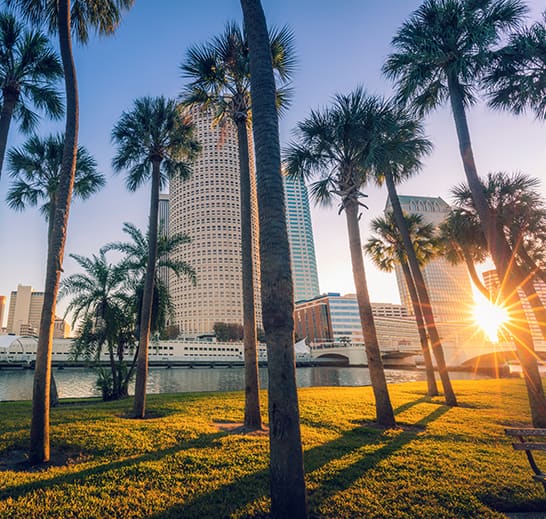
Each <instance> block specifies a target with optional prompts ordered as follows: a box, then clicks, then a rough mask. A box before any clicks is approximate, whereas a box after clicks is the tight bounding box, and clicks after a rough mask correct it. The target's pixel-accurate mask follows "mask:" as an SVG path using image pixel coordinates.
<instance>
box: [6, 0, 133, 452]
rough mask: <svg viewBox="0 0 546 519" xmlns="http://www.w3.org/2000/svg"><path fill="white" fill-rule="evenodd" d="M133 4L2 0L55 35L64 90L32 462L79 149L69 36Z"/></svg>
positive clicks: (44, 448)
mask: <svg viewBox="0 0 546 519" xmlns="http://www.w3.org/2000/svg"><path fill="white" fill-rule="evenodd" d="M133 3H134V0H74V2H73V3H72V2H71V0H6V5H7V6H8V7H12V6H15V7H17V8H18V9H19V11H20V13H21V14H22V15H23V16H24V17H25V18H27V19H28V20H29V21H31V22H32V23H34V24H37V25H46V26H47V27H48V30H49V32H50V33H52V34H58V37H59V49H60V54H61V61H62V65H63V71H64V83H65V92H66V121H65V132H64V133H65V143H64V151H63V162H62V168H61V175H60V178H59V188H58V191H57V202H56V210H57V212H56V214H55V219H54V221H53V227H52V231H51V240H50V242H49V248H48V254H47V262H46V278H45V283H44V304H43V308H42V317H41V319H40V333H39V337H38V345H37V350H36V368H35V370H34V389H33V393H32V395H33V396H32V422H31V430H30V436H31V442H30V445H31V452H30V461H31V463H45V462H48V461H49V455H50V445H49V406H48V402H49V383H48V381H49V379H50V376H49V373H50V371H51V362H50V359H51V349H52V342H51V338H52V337H53V332H52V330H53V325H54V322H55V304H56V300H57V292H58V290H59V281H60V275H61V271H62V262H63V256H64V246H65V243H66V233H67V228H68V213H69V210H70V202H71V193H72V186H73V184H74V177H75V173H76V154H77V151H78V126H79V101H78V88H77V81H76V68H75V65H74V55H73V52H72V34H74V36H75V38H76V39H77V40H78V41H79V42H81V43H83V44H85V43H87V42H88V40H89V30H90V29H92V30H96V31H97V32H98V33H99V34H103V35H106V34H112V33H114V31H115V30H116V27H117V26H118V24H119V22H120V20H121V13H122V11H123V10H125V9H129V8H130V7H131V6H132V5H133Z"/></svg>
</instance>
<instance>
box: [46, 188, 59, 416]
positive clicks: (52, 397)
mask: <svg viewBox="0 0 546 519" xmlns="http://www.w3.org/2000/svg"><path fill="white" fill-rule="evenodd" d="M55 198H56V197H55ZM55 198H53V199H52V200H50V201H49V214H48V220H47V248H48V250H49V248H50V247H51V245H50V242H51V235H52V234H53V222H54V220H55ZM49 405H50V406H51V407H57V406H58V405H59V392H58V391H57V382H55V375H54V374H53V369H51V380H50V382H49Z"/></svg>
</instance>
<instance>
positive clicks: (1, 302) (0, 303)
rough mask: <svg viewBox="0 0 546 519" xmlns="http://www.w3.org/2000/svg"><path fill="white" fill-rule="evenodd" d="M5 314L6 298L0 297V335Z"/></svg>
mask: <svg viewBox="0 0 546 519" xmlns="http://www.w3.org/2000/svg"><path fill="white" fill-rule="evenodd" d="M5 312H6V296H0V333H2V329H3V327H4V313H5Z"/></svg>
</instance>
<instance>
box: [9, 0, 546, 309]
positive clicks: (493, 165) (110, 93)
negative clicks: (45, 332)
mask: <svg viewBox="0 0 546 519" xmlns="http://www.w3.org/2000/svg"><path fill="white" fill-rule="evenodd" d="M420 3H421V2H419V1H409V0H405V1H398V2H392V3H390V4H389V5H388V6H378V5H365V6H363V5H362V2H357V1H347V2H345V3H344V8H343V9H339V7H337V6H334V5H333V4H332V3H331V2H325V1H324V2H311V1H302V2H297V3H290V2H287V1H279V2H276V3H275V5H267V4H266V5H264V7H265V10H266V14H267V16H268V21H269V22H270V24H271V25H277V26H281V25H284V24H289V25H290V27H291V28H292V29H293V31H294V34H295V47H296V53H297V56H298V70H297V72H296V75H295V77H294V83H293V87H294V99H293V103H292V107H291V108H290V109H289V110H288V111H287V113H286V114H285V115H284V117H283V119H282V120H281V139H282V142H283V143H284V144H286V143H287V142H288V141H289V140H290V132H291V130H292V129H293V128H294V126H295V125H296V123H297V122H298V121H300V120H301V119H303V118H304V117H306V116H307V115H308V113H309V111H310V110H311V109H312V108H316V107H319V106H325V105H327V104H328V103H329V102H330V101H331V98H332V95H333V94H334V93H336V92H343V93H346V92H348V91H350V90H352V89H354V88H355V87H356V86H357V85H359V84H362V85H364V86H365V87H366V88H367V89H368V91H370V92H373V93H376V92H377V93H384V94H386V95H388V94H390V93H391V88H392V86H391V84H390V83H389V82H388V81H387V80H386V79H384V78H383V77H382V76H381V74H380V67H381V64H382V62H383V61H384V59H385V57H386V55H387V54H388V52H390V50H391V48H390V40H391V38H392V36H393V35H394V32H395V31H396V29H397V28H398V27H399V26H400V24H401V23H402V21H403V20H404V19H406V18H407V17H408V15H409V14H410V12H411V11H413V10H414V9H415V8H417V7H418V6H419V5H420ZM293 4H294V5H293ZM162 5H163V6H164V8H163V9H161V10H158V9H155V10H154V9H153V7H152V6H151V5H150V4H148V5H146V4H142V5H141V4H138V5H136V6H135V7H134V8H133V9H132V10H131V11H130V12H129V13H128V14H127V15H126V16H125V17H124V20H123V21H122V24H121V26H120V28H119V31H118V32H117V33H116V35H115V36H114V37H113V38H104V39H95V38H93V39H92V40H91V41H90V43H89V46H88V47H86V48H81V47H76V66H77V68H78V78H79V83H80V95H81V133H80V142H81V144H82V145H84V146H86V147H88V149H89V150H90V152H91V153H93V154H94V155H95V157H96V159H97V161H98V163H99V165H100V169H101V171H103V172H104V173H105V174H106V175H107V177H108V184H107V186H106V188H105V189H104V190H103V191H102V192H101V193H99V194H98V195H97V196H94V197H93V198H92V199H91V200H89V201H87V202H84V203H82V202H76V203H74V205H73V207H72V210H71V217H70V224H69V237H68V243H67V251H66V255H65V261H64V265H63V268H64V271H65V276H66V275H69V274H71V273H73V272H75V271H76V270H77V268H76V265H75V262H74V261H72V260H71V259H70V258H69V256H68V254H69V253H78V254H83V255H90V254H93V253H96V252H97V251H98V249H99V248H100V247H101V246H102V245H104V244H105V243H107V242H111V241H117V240H120V239H122V238H123V233H122V224H123V222H125V221H129V222H132V223H135V224H136V225H137V226H138V227H140V228H141V229H144V228H145V225H146V220H147V214H148V189H146V188H145V189H141V190H139V191H138V192H137V193H136V194H129V193H128V192H126V190H125V188H124V186H123V180H122V178H121V176H119V177H114V176H113V175H112V173H111V167H110V161H111V158H112V156H113V153H114V151H113V148H112V146H111V145H110V143H109V136H110V131H111V128H112V126H113V124H114V122H115V121H116V120H117V119H118V118H119V116H120V114H121V112H122V111H123V110H125V109H127V108H128V107H129V106H130V105H131V103H132V101H133V99H134V98H136V97H140V96H142V95H161V94H164V95H167V96H172V97H175V96H177V95H178V94H179V92H180V91H181V89H182V86H183V84H184V82H183V81H182V79H181V78H180V71H179V69H178V66H179V64H180V63H181V61H182V58H183V55H184V53H185V51H186V49H187V48H188V47H189V46H190V45H192V44H196V43H202V42H204V41H206V40H208V39H209V38H210V37H212V36H214V35H216V34H218V33H220V32H221V31H222V29H223V27H224V25H225V23H226V22H227V21H228V20H232V19H235V20H238V21H240V20H241V13H240V6H239V2H238V1H235V0H228V1H225V2H216V3H214V9H211V7H210V4H207V6H205V5H191V6H186V5H184V6H181V5H180V4H179V3H177V2H174V1H171V2H169V1H167V2H165V3H164V4H162ZM529 7H530V9H531V12H530V16H529V21H532V20H534V19H538V17H539V14H540V11H541V9H542V8H543V5H540V3H539V2H529ZM211 12H214V15H213V16H211V14H210V13H211ZM309 13H312V16H309ZM144 31H147V32H149V31H153V32H154V38H149V39H146V40H145V39H143V38H142V34H143V33H144ZM317 34H321V35H325V36H321V38H318V37H317ZM355 56H356V59H355ZM112 85H114V86H115V87H114V88H112ZM99 103H100V106H99ZM99 108H100V109H99ZM469 121H470V131H471V134H472V137H473V142H474V150H475V155H476V159H477V163H478V167H479V171H480V173H481V174H482V175H485V174H486V173H487V172H488V171H496V170H505V171H515V170H520V171H522V172H524V173H526V174H529V175H532V176H535V177H538V178H541V179H544V177H545V175H544V164H546V149H545V147H544V145H543V142H544V135H545V127H544V124H543V123H540V122H536V121H534V119H533V117H532V115H525V116H520V117H515V116H512V115H509V114H505V113H498V112H492V111H490V110H489V109H488V108H487V107H486V106H485V105H484V104H483V103H480V104H478V105H477V106H475V107H473V108H472V109H471V110H470V112H469ZM425 122H426V131H427V134H428V135H429V136H430V138H431V139H432V141H433V143H434V145H435V150H434V152H433V154H432V155H431V156H430V157H429V158H427V159H426V161H425V164H424V168H423V172H422V174H421V175H419V176H417V177H415V178H414V179H411V180H410V181H409V182H407V183H405V184H403V185H402V186H400V189H399V191H400V193H401V194H420V195H430V194H434V195H439V196H442V197H443V198H444V199H445V200H446V201H447V202H449V195H448V192H449V188H450V187H451V186H453V185H455V184H458V183H461V182H462V181H463V180H464V175H463V170H462V165H461V162H460V158H459V156H458V145H457V142H456V138H455V130H454V127H453V122H452V120H451V114H450V113H449V110H448V109H447V108H446V107H444V108H443V109H442V110H440V111H438V112H436V113H434V114H433V115H431V116H429V117H427V119H426V120H425ZM61 128H62V124H61V123H55V124H54V123H49V122H45V121H44V122H42V124H41V125H40V127H39V133H40V135H47V134H48V133H50V132H57V131H59V130H60V129H61ZM23 140H24V139H23V137H21V136H20V135H17V134H16V133H15V132H12V134H11V135H10V139H9V144H10V145H20V144H21V143H22V142H23ZM8 185H9V179H8V175H7V174H5V173H4V174H3V175H2V179H1V181H0V196H1V197H2V199H4V198H5V193H6V192H7V188H8ZM365 191H366V193H367V194H368V195H369V198H368V199H367V201H366V203H367V205H368V206H369V208H370V209H369V211H364V215H363V218H362V224H363V225H362V236H363V238H365V237H366V236H367V222H369V220H370V219H371V218H373V217H375V216H377V215H378V214H380V212H381V211H382V208H383V207H384V204H385V199H386V193H385V191H384V190H379V189H377V188H375V187H369V188H366V189H365ZM541 192H542V194H544V193H546V189H545V186H544V184H543V185H542V186H541ZM336 213H337V209H336V208H335V207H332V208H330V209H324V208H315V207H313V208H312V220H313V227H314V237H315V246H316V255H317V262H318V271H319V281H320V286H321V289H322V291H323V292H328V291H338V292H341V293H349V292H353V291H354V288H353V284H352V272H351V267H350V260H349V254H348V246H347V238H346V232H345V226H344V221H343V219H342V218H341V217H338V216H337V214H336ZM45 235H46V224H45V222H44V221H43V218H42V215H40V214H39V213H38V211H37V210H35V209H32V208H30V209H28V210H27V211H25V212H24V213H15V212H13V211H11V210H9V209H8V208H7V207H6V205H5V203H4V202H2V203H1V204H0V244H1V246H2V250H3V254H2V255H0V257H1V259H0V295H5V296H8V295H9V294H10V293H11V291H12V290H14V289H15V288H16V286H17V285H18V284H23V285H32V286H34V287H36V288H37V289H43V277H44V267H45V252H46V243H45V241H46V240H45ZM366 268H367V270H368V272H369V284H370V292H371V296H372V299H373V300H374V301H384V302H389V301H390V302H398V301H399V299H398V294H397V287H396V281H395V279H394V276H392V275H386V274H382V273H379V272H378V271H377V270H376V269H374V268H373V267H372V266H371V263H370V262H367V264H366ZM65 305H66V302H61V304H60V306H59V309H58V312H57V313H58V315H63V313H64V308H65Z"/></svg>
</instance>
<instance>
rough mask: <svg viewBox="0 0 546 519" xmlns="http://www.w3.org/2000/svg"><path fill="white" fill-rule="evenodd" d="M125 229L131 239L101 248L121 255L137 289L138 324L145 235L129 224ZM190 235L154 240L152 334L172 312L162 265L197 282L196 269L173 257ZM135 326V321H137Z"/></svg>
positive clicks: (125, 225) (164, 323)
mask: <svg viewBox="0 0 546 519" xmlns="http://www.w3.org/2000/svg"><path fill="white" fill-rule="evenodd" d="M123 232H125V233H126V234H127V235H128V236H129V238H130V239H131V241H128V242H113V243H108V244H107V245H105V246H104V247H102V248H101V251H102V252H108V251H110V250H115V251H119V252H121V253H122V254H124V261H123V264H124V267H125V270H126V272H127V274H128V275H129V276H130V277H131V278H132V284H133V285H134V287H135V289H136V292H137V298H136V299H137V312H136V316H137V323H140V316H141V314H142V296H143V293H142V292H143V289H144V279H145V277H146V267H147V264H148V251H149V250H150V247H149V243H148V238H149V237H148V235H146V236H145V235H144V234H143V233H142V231H141V230H140V229H138V228H137V227H136V226H134V225H133V224H131V223H124V224H123ZM190 241H191V240H190V237H189V236H187V235H186V234H175V235H171V236H164V235H162V234H160V235H159V236H158V240H157V261H156V268H155V274H156V276H155V280H154V295H153V297H152V321H151V325H150V330H151V332H153V333H156V332H160V331H162V330H164V328H165V326H166V324H167V317H168V315H169V314H171V313H172V303H171V298H170V296H169V291H168V287H167V286H165V284H164V282H163V281H162V279H161V277H160V276H159V270H160V269H162V268H165V269H167V270H168V271H171V272H173V273H174V274H175V275H176V276H177V277H180V276H181V275H184V276H187V277H188V278H189V279H190V280H191V281H192V283H194V284H195V282H196V275H195V270H194V269H193V268H192V267H191V266H190V265H188V264H187V263H186V262H185V261H182V260H173V259H172V254H173V252H174V251H175V250H176V249H177V248H178V247H179V246H180V245H184V244H186V243H189V242H190ZM137 326H138V324H137Z"/></svg>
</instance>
